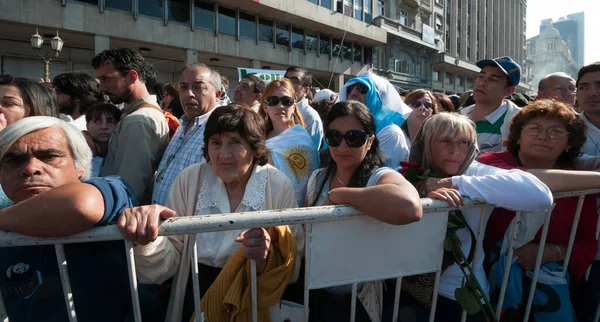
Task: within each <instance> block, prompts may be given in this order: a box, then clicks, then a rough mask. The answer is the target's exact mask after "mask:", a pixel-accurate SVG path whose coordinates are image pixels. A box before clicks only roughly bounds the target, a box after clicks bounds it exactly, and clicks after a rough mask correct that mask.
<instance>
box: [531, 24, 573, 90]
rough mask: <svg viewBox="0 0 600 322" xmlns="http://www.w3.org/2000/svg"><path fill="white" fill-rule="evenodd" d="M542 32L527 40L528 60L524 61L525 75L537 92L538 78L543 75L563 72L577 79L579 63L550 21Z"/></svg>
mask: <svg viewBox="0 0 600 322" xmlns="http://www.w3.org/2000/svg"><path fill="white" fill-rule="evenodd" d="M547 23H548V24H547V25H546V26H545V28H543V29H542V32H541V33H540V34H539V35H538V36H535V37H533V38H531V39H529V40H528V41H527V49H528V55H529V60H528V62H527V63H526V69H527V75H526V77H528V78H529V79H530V80H531V85H532V87H533V88H534V90H535V91H536V92H537V87H538V83H539V81H540V79H541V78H542V77H544V76H545V75H548V74H551V73H556V72H564V73H567V74H569V75H571V77H573V78H574V79H577V72H578V71H579V65H578V64H577V62H576V61H575V60H574V59H573V57H572V56H571V50H570V49H569V46H568V44H567V43H565V41H564V40H563V38H562V36H561V34H560V32H559V30H558V29H556V28H554V26H553V24H552V23H549V22H547Z"/></svg>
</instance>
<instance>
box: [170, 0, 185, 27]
mask: <svg viewBox="0 0 600 322" xmlns="http://www.w3.org/2000/svg"><path fill="white" fill-rule="evenodd" d="M168 1H169V2H168V4H169V20H170V21H176V22H181V23H190V1H189V0H168Z"/></svg>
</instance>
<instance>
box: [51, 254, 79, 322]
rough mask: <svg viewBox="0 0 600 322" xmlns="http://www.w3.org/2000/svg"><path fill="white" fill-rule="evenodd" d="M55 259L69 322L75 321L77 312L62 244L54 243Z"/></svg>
mask: <svg viewBox="0 0 600 322" xmlns="http://www.w3.org/2000/svg"><path fill="white" fill-rule="evenodd" d="M54 250H55V252H56V261H57V262H58V271H59V273H60V282H61V283H62V289H63V295H64V296H65V303H66V305H67V315H68V316H69V321H70V322H76V321H77V313H76V312H75V303H74V302H73V291H72V290H71V283H70V282H69V271H68V270H67V258H66V256H65V248H64V246H63V244H55V245H54Z"/></svg>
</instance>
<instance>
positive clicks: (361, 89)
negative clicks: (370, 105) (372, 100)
mask: <svg viewBox="0 0 600 322" xmlns="http://www.w3.org/2000/svg"><path fill="white" fill-rule="evenodd" d="M354 88H356V90H357V91H358V92H359V93H361V94H367V92H368V91H369V88H368V87H367V85H365V84H363V83H354V84H352V85H350V86H348V88H347V93H348V95H350V93H352V91H353V90H354Z"/></svg>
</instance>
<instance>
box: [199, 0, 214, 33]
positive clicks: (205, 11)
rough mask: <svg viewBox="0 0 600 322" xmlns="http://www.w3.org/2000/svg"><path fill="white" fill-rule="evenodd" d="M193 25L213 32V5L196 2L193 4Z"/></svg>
mask: <svg viewBox="0 0 600 322" xmlns="http://www.w3.org/2000/svg"><path fill="white" fill-rule="evenodd" d="M194 14H195V16H194V25H195V27H197V28H202V29H208V30H215V5H214V4H212V3H208V2H204V1H200V0H196V2H195V3H194Z"/></svg>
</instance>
